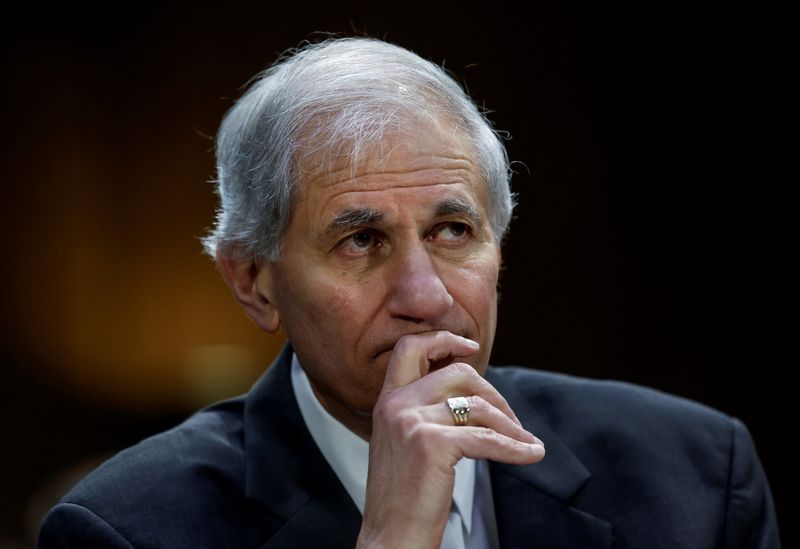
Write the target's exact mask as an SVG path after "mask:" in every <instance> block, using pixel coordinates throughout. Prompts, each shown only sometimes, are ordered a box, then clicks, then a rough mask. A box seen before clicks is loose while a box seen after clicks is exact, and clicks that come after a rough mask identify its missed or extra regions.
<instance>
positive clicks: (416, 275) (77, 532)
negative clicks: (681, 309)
mask: <svg viewBox="0 0 800 549" xmlns="http://www.w3.org/2000/svg"><path fill="white" fill-rule="evenodd" d="M217 159H218V191H219V196H220V199H221V207H220V209H219V213H218V218H217V224H216V227H215V228H214V230H213V232H212V234H211V235H210V236H209V237H208V238H207V239H206V241H205V244H206V247H207V250H208V251H209V253H211V254H212V255H214V257H215V258H216V260H217V264H218V266H219V268H220V271H221V273H222V275H223V277H224V279H225V281H226V282H227V284H228V285H229V286H230V288H231V290H232V292H233V294H234V296H235V298H236V299H237V300H238V301H239V303H240V304H241V305H242V307H243V308H244V309H245V311H246V312H247V314H248V315H249V316H250V317H251V318H252V319H253V320H254V321H255V322H256V323H257V324H258V325H259V326H260V327H261V328H262V329H264V330H266V331H268V332H274V331H276V330H277V329H278V328H279V327H281V326H282V327H283V328H284V329H285V331H286V333H287V334H288V338H289V344H288V345H287V347H286V348H285V350H284V352H283V353H282V355H281V356H280V357H279V358H278V359H277V360H276V362H275V363H274V364H273V365H272V367H271V368H270V369H269V371H268V372H267V373H266V374H265V375H264V377H263V378H262V379H261V380H260V381H259V382H258V383H257V384H256V385H255V386H254V387H253V389H252V390H251V391H250V393H249V394H248V395H246V396H244V397H242V398H239V399H235V400H232V401H229V402H224V403H221V404H218V405H216V406H213V407H211V408H208V409H206V410H203V411H201V412H199V413H198V414H196V415H195V416H193V417H192V418H190V419H189V420H188V421H186V422H185V423H184V424H182V425H180V426H178V427H176V428H175V429H173V430H171V431H169V432H166V433H163V434H160V435H157V436H155V437H152V438H150V439H147V440H145V441H144V442H142V443H140V444H138V445H137V446H134V447H133V448H130V449H128V450H126V451H124V452H122V453H121V454H119V455H118V456H116V457H114V458H113V459H111V460H110V461H109V462H107V463H106V464H104V465H103V466H101V467H100V468H99V469H98V470H97V471H95V472H94V473H93V474H92V475H90V476H89V477H87V479H85V480H84V481H83V482H82V483H81V484H79V485H78V486H77V487H76V488H75V489H74V490H73V491H72V492H71V493H70V494H68V495H67V496H66V497H65V498H64V499H63V500H62V502H61V503H60V504H59V505H57V506H56V507H55V508H54V509H53V510H52V511H51V512H50V514H49V515H48V516H47V518H46V519H45V523H44V525H43V528H42V533H41V538H40V545H41V546H42V547H61V546H75V547H84V546H91V547H215V548H216V547H313V546H315V545H316V546H320V547H354V546H358V547H429V548H435V547H439V546H441V547H447V548H476V547H482V548H485V547H571V548H578V547H611V546H615V547H670V548H677V547H765V548H766V547H776V546H777V545H778V540H777V528H776V525H775V520H774V512H773V508H772V501H771V496H770V492H769V488H768V485H767V483H766V479H765V477H764V474H763V471H762V469H761V466H760V464H759V462H758V459H757V457H756V454H755V451H754V449H753V446H752V442H751V440H750V438H749V436H748V434H747V431H746V430H745V428H744V427H743V426H742V424H741V423H739V422H738V421H736V420H734V419H731V418H729V417H726V416H724V415H722V414H719V413H717V412H714V411H712V410H709V409H707V408H705V407H702V406H700V405H697V404H694V403H690V402H687V401H684V400H680V399H677V398H674V397H669V396H666V395H663V394H660V393H657V392H655V391H651V390H646V389H642V388H636V387H633V386H630V385H625V384H619V383H608V382H596V381H587V380H580V379H575V378H570V377H566V376H561V375H557V374H549V373H544V372H536V371H533V370H522V369H515V368H505V369H493V368H489V367H488V360H489V354H490V351H491V348H492V342H493V338H494V332H495V319H496V308H497V291H496V287H497V282H498V273H499V269H500V263H501V258H500V243H501V241H502V238H503V234H504V233H505V231H506V228H507V225H508V223H509V220H510V217H511V211H512V208H513V197H512V195H511V193H510V188H509V169H508V161H507V158H506V154H505V150H504V148H503V145H502V143H501V141H500V140H499V139H498V138H497V136H496V134H495V132H494V131H493V130H492V128H491V126H490V125H489V124H488V122H487V121H486V120H485V119H484V118H483V117H482V116H481V114H480V113H479V111H478V110H477V109H476V108H475V106H474V105H473V104H472V102H471V101H470V100H469V98H468V97H467V96H466V95H465V94H464V93H463V91H462V90H461V89H460V87H459V86H458V85H457V84H456V83H455V82H454V81H453V80H452V79H450V78H449V77H448V76H447V75H446V74H445V73H444V72H443V71H442V70H441V69H439V68H438V67H436V66H435V65H433V64H431V63H429V62H427V61H424V60H423V59H421V58H419V57H418V56H416V55H415V54H413V53H411V52H409V51H407V50H404V49H402V48H399V47H396V46H393V45H389V44H386V43H383V42H380V41H377V40H370V39H338V40H329V41H327V42H324V43H321V44H317V45H311V46H307V47H305V48H303V49H302V50H300V51H298V52H296V53H294V54H293V55H291V56H289V57H287V58H285V59H283V60H281V61H280V62H279V63H278V64H276V65H275V66H274V67H272V68H271V69H269V70H268V71H266V72H265V73H264V74H263V75H261V77H260V78H259V79H257V81H256V82H255V83H254V84H253V85H252V86H251V87H250V89H249V90H248V92H247V93H246V94H245V95H244V96H243V97H242V98H241V99H240V100H239V101H238V102H237V103H236V105H235V106H234V107H233V108H232V109H231V111H230V112H229V113H228V114H227V116H226V117H225V120H224V121H223V123H222V126H221V128H220V131H219V134H218V138H217ZM542 441H544V443H543V442H542ZM544 444H546V445H547V456H546V457H545V449H544Z"/></svg>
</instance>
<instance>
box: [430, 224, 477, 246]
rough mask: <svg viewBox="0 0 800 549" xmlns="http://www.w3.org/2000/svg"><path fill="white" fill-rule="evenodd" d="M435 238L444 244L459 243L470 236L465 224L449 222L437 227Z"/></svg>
mask: <svg viewBox="0 0 800 549" xmlns="http://www.w3.org/2000/svg"><path fill="white" fill-rule="evenodd" d="M435 236H436V238H438V239H439V240H444V241H445V242H461V241H462V240H466V239H467V238H469V236H470V228H469V225H467V224H466V223H459V222H457V221H451V222H450V223H444V224H443V225H440V226H439V230H438V231H437V232H436V235H435Z"/></svg>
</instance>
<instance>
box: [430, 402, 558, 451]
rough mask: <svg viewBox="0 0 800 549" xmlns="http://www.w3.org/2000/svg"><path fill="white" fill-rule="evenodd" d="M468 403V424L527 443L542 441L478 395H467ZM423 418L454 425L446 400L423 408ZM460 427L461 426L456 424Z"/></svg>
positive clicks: (540, 442)
mask: <svg viewBox="0 0 800 549" xmlns="http://www.w3.org/2000/svg"><path fill="white" fill-rule="evenodd" d="M467 402H468V403H469V408H470V411H469V417H468V420H467V425H468V426H473V427H475V426H477V427H487V428H489V429H492V430H493V431H496V432H498V433H500V434H502V435H505V436H507V437H509V438H513V439H515V440H519V441H521V442H527V443H529V444H542V441H541V440H539V439H538V438H536V437H535V436H534V435H533V434H531V433H529V432H528V431H526V430H525V429H524V428H523V427H522V425H520V424H519V423H517V422H515V421H512V420H511V418H509V417H508V415H506V414H505V413H504V412H502V411H500V410H498V409H497V408H496V407H495V406H493V405H492V404H490V403H489V402H487V401H486V400H484V399H483V398H481V397H479V396H471V397H467ZM423 414H424V416H425V418H426V419H427V420H428V421H430V422H432V423H437V424H439V425H444V426H451V425H452V426H454V427H455V422H454V420H453V415H452V413H451V411H450V408H449V407H448V405H447V403H446V402H442V403H440V404H431V405H430V406H427V407H425V409H424V410H423ZM458 427H461V426H458Z"/></svg>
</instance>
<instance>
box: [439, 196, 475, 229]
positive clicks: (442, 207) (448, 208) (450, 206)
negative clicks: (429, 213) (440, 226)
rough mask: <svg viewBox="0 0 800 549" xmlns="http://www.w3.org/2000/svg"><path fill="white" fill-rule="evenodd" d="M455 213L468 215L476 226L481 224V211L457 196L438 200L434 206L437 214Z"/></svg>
mask: <svg viewBox="0 0 800 549" xmlns="http://www.w3.org/2000/svg"><path fill="white" fill-rule="evenodd" d="M455 214H458V215H463V216H466V217H468V218H469V219H470V221H472V222H473V223H474V224H475V225H476V226H479V225H480V224H481V213H480V212H479V211H478V209H477V208H475V206H473V205H472V204H470V203H469V202H466V201H464V200H460V199H458V198H448V199H446V200H443V201H441V202H439V205H438V206H436V215H437V216H446V215H455Z"/></svg>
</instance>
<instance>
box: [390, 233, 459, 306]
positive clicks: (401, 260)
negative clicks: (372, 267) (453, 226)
mask: <svg viewBox="0 0 800 549" xmlns="http://www.w3.org/2000/svg"><path fill="white" fill-rule="evenodd" d="M388 282H389V285H390V288H391V296H390V297H389V302H388V309H389V314H390V315H392V316H393V317H395V318H404V319H406V320H411V321H413V322H424V321H430V320H434V319H436V318H438V317H440V316H441V315H443V314H444V313H446V312H447V311H448V310H449V309H450V307H452V305H453V296H451V295H450V292H449V291H448V290H447V286H446V285H445V283H444V280H442V277H441V274H440V272H439V269H438V268H437V266H436V263H435V261H434V258H433V257H431V255H430V253H429V252H428V250H427V249H426V248H425V245H424V243H422V242H420V243H417V244H416V245H412V246H410V247H409V248H407V249H405V250H403V251H398V252H397V256H396V257H393V258H392V259H391V268H390V272H389V280H388Z"/></svg>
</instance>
